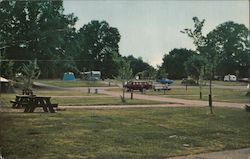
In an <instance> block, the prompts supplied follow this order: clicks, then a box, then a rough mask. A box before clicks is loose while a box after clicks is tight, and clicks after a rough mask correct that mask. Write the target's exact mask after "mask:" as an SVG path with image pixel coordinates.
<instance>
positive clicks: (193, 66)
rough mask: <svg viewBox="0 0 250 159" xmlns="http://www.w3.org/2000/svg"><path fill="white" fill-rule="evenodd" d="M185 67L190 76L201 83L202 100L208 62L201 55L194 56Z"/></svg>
mask: <svg viewBox="0 0 250 159" xmlns="http://www.w3.org/2000/svg"><path fill="white" fill-rule="evenodd" d="M184 65H185V69H186V71H187V73H188V75H190V76H192V77H193V78H194V79H196V80H197V83H199V88H200V99H202V85H203V79H204V75H205V73H206V65H207V60H206V59H205V58H204V57H203V56H201V55H194V56H192V57H190V58H189V59H188V61H187V62H185V64H184Z"/></svg>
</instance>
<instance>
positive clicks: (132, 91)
mask: <svg viewBox="0 0 250 159" xmlns="http://www.w3.org/2000/svg"><path fill="white" fill-rule="evenodd" d="M130 92H131V99H133V93H134V90H133V89H131V91H130Z"/></svg>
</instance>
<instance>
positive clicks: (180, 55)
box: [161, 49, 196, 79]
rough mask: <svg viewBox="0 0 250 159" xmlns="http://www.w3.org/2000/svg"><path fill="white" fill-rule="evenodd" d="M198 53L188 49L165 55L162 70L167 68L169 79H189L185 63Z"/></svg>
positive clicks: (173, 51)
mask: <svg viewBox="0 0 250 159" xmlns="http://www.w3.org/2000/svg"><path fill="white" fill-rule="evenodd" d="M195 54H196V53H195V52H194V51H192V50H187V49H173V50H171V51H170V52H169V54H165V55H164V57H163V59H162V61H163V63H162V65H161V68H165V70H166V72H167V74H168V77H169V78H173V79H181V78H184V77H187V74H186V71H185V66H184V63H185V62H186V61H187V60H188V58H190V57H191V56H193V55H195Z"/></svg>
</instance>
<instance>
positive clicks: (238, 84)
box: [171, 80, 246, 86]
mask: <svg viewBox="0 0 250 159" xmlns="http://www.w3.org/2000/svg"><path fill="white" fill-rule="evenodd" d="M181 81H182V80H174V82H173V83H172V84H171V85H172V86H183V84H181ZM204 83H206V85H209V81H208V80H204ZM212 84H216V85H221V86H246V83H243V82H224V81H212Z"/></svg>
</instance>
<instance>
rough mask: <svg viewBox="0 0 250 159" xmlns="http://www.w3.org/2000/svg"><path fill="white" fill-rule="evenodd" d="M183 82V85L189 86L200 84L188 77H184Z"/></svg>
mask: <svg viewBox="0 0 250 159" xmlns="http://www.w3.org/2000/svg"><path fill="white" fill-rule="evenodd" d="M181 84H183V85H188V86H195V85H198V84H197V83H196V82H195V80H193V79H186V78H184V79H182V81H181Z"/></svg>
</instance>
